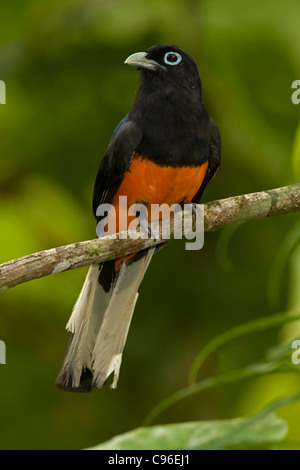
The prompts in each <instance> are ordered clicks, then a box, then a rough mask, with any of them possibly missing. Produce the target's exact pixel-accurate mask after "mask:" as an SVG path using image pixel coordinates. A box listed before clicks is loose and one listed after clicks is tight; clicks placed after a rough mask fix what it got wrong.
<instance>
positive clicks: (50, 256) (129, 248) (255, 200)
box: [0, 183, 300, 291]
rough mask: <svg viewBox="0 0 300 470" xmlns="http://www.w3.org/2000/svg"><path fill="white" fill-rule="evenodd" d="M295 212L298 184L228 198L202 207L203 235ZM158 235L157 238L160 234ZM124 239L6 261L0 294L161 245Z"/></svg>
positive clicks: (299, 193) (132, 236)
mask: <svg viewBox="0 0 300 470" xmlns="http://www.w3.org/2000/svg"><path fill="white" fill-rule="evenodd" d="M299 210H300V183H298V184H294V185H290V186H286V187H283V188H279V189H273V190H269V191H262V192H258V193H251V194H244V195H241V196H234V197H229V198H227V199H221V200H217V201H212V202H208V203H207V204H205V205H204V227H205V232H210V231H214V230H219V229H221V228H223V227H226V226H227V225H230V224H240V223H244V222H247V221H251V220H257V219H263V218H266V217H271V216H275V215H282V214H288V213H290V212H297V211H299ZM187 218H190V220H189V221H188V220H187V222H190V223H191V226H192V230H195V223H196V218H195V214H192V213H190V212H189V213H188V214H187ZM172 221H173V219H172V220H171V222H172ZM125 233H126V232H125ZM159 233H160V234H161V231H160V232H159ZM127 235H128V238H127V239H120V238H121V237H122V238H124V232H123V233H122V235H121V234H118V235H117V236H116V237H113V236H107V237H103V238H100V239H96V240H88V241H83V242H79V243H73V244H71V245H66V246H61V247H58V248H53V249H51V250H46V251H41V252H39V253H34V254H31V255H28V256H25V257H23V258H19V259H15V260H12V261H8V262H7V263H4V264H2V265H0V291H3V290H6V289H8V288H10V287H14V286H17V285H18V284H22V283H23V282H27V281H30V280H33V279H37V278H40V277H44V276H48V275H49V274H55V273H59V272H62V271H67V270H69V269H75V268H80V267H83V266H89V265H91V264H97V263H99V262H103V261H108V260H111V259H116V258H119V257H121V256H124V255H127V254H129V253H134V252H136V251H139V250H142V249H144V248H149V247H151V246H154V245H158V244H160V243H163V242H164V241H165V240H163V239H162V238H161V236H160V238H159V239H156V240H154V239H151V238H149V239H146V240H145V239H144V238H142V236H141V235H139V234H137V233H136V232H127ZM170 235H171V236H170V238H171V239H172V238H173V235H174V224H171V233H170ZM185 235H187V232H185Z"/></svg>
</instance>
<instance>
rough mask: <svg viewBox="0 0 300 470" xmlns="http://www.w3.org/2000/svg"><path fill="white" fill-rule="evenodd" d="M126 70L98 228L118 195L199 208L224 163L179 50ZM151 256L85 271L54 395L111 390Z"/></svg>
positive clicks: (194, 74) (97, 198)
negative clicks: (126, 102) (129, 73)
mask: <svg viewBox="0 0 300 470" xmlns="http://www.w3.org/2000/svg"><path fill="white" fill-rule="evenodd" d="M125 63H126V64H128V65H131V66H134V67H136V68H137V69H138V70H139V71H140V85H139V88H138V91H137V93H136V97H135V100H134V102H133V104H132V107H131V109H130V111H129V113H128V114H127V116H126V117H125V118H124V119H123V120H122V121H121V122H120V124H119V125H118V126H117V128H116V130H115V131H114V133H113V135H112V138H111V140H110V142H109V145H108V147H107V150H106V152H105V154H104V157H103V158H102V161H101V164H100V168H99V172H98V175H97V178H96V182H95V188H94V198H93V208H94V214H95V217H96V219H97V222H99V217H98V216H97V209H98V207H99V206H100V205H101V204H111V205H112V206H114V213H115V214H116V215H117V220H118V215H120V211H121V210H122V209H121V206H120V204H119V197H120V196H126V197H127V201H128V207H129V206H131V205H132V204H135V203H139V204H143V205H145V206H146V207H150V206H151V204H163V203H166V204H168V205H170V206H171V205H173V204H176V203H179V204H184V203H193V202H196V203H198V202H199V200H200V197H201V195H202V193H203V191H204V189H205V187H206V185H207V184H208V182H209V181H210V180H211V179H212V178H213V177H214V175H215V174H216V171H217V170H218V168H219V166H220V162H221V139H220V133H219V130H218V127H217V125H216V124H215V122H214V121H213V119H211V118H210V117H209V116H208V114H207V112H206V110H205V108H204V106H203V103H202V91H201V81H200V78H199V74H198V70H197V66H196V64H195V62H194V60H193V59H192V58H191V57H190V56H189V55H188V54H187V53H185V52H183V51H182V50H181V49H179V48H178V47H177V46H173V45H157V46H152V47H150V48H149V49H148V50H147V51H146V52H138V53H135V54H132V55H131V56H129V57H128V58H127V59H126V61H125ZM106 215H108V217H109V213H108V214H106ZM128 220H129V219H128ZM118 228H119V227H118V224H117V225H116V228H115V230H116V232H118ZM154 252H155V248H150V249H147V250H143V251H140V252H138V253H135V254H134V255H131V256H127V257H124V258H121V259H118V260H115V261H108V262H105V263H102V264H100V265H97V266H91V267H90V268H89V271H88V274H87V277H86V280H85V282H84V285H83V288H82V290H81V293H80V295H79V298H78V300H77V302H76V304H75V307H74V309H73V312H72V315H71V317H70V320H69V322H68V324H67V329H68V330H69V331H70V332H71V335H70V340H69V344H68V348H67V352H66V355H65V359H64V362H63V365H62V368H61V371H60V373H59V376H58V378H57V381H56V386H57V387H58V388H60V389H63V390H70V391H77V392H88V391H90V390H91V389H92V387H98V388H100V387H102V386H103V384H104V383H105V382H106V380H107V378H108V377H109V376H110V375H111V374H113V380H112V387H113V388H115V387H116V385H117V381H118V377H119V371H120V366H121V361H122V354H123V350H124V346H125V342H126V338H127V334H128V330H129V326H130V322H131V319H132V315H133V311H134V307H135V303H136V300H137V296H138V292H139V288H140V285H141V282H142V279H143V277H144V275H145V272H146V269H147V267H148V265H149V262H150V260H151V258H152V256H153V254H154Z"/></svg>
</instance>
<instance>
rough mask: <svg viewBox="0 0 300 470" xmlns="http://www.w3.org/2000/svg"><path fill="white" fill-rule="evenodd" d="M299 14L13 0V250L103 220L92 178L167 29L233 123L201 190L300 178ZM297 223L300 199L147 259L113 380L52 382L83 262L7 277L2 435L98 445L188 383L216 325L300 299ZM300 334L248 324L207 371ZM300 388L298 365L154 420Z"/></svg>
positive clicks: (9, 208)
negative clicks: (58, 270) (288, 211)
mask: <svg viewBox="0 0 300 470" xmlns="http://www.w3.org/2000/svg"><path fill="white" fill-rule="evenodd" d="M299 17H300V4H299V1H298V0H286V1H285V2H281V1H279V0H276V1H274V0H272V1H271V0H264V1H263V2H261V1H258V0H243V1H240V2H237V1H234V0H202V1H200V0H185V1H184V2H183V1H179V0H164V1H158V0H152V1H151V2H149V1H147V2H146V1H138V0H111V1H110V2H107V1H102V0H84V1H83V0H72V1H71V0H69V1H66V0H60V1H58V0H52V1H50V0H44V1H43V2H41V1H38V0H18V1H12V2H2V4H1V7H0V79H1V80H4V81H5V82H6V86H7V104H6V105H5V106H1V107H0V246H1V249H0V262H4V261H7V260H10V259H13V258H16V257H19V256H23V255H26V254H29V253H32V252H36V251H39V250H43V249H47V248H51V247H54V246H59V245H62V244H67V243H72V242H76V241H80V240H85V239H89V238H93V237H95V224H94V219H93V215H92V211H91V199H92V189H93V184H94V178H95V176H96V172H97V169H98V166H99V163H100V160H101V157H102V155H103V153H104V151H105V148H106V146H107V143H108V141H109V138H110V136H111V134H112V131H113V129H114V128H115V126H116V124H117V123H118V122H119V121H120V120H121V119H122V118H123V117H124V115H125V114H126V113H127V111H128V109H129V107H130V106H131V103H132V101H133V98H134V94H135V90H136V88H137V84H138V75H137V73H136V72H135V71H134V70H132V69H131V68H129V67H126V66H124V65H123V62H124V60H125V59H126V57H127V56H128V55H130V54H131V53H133V52H137V51H143V50H145V49H146V48H148V47H149V46H151V45H153V44H159V43H173V44H177V45H179V46H180V47H181V48H182V49H184V50H186V51H187V52H189V53H190V54H191V55H192V56H193V57H194V59H195V61H196V62H197V64H198V68H199V73H200V76H201V79H202V85H203V100H204V103H205V105H206V107H207V109H208V111H209V114H210V115H211V116H212V117H213V118H214V119H215V120H216V122H217V123H218V125H219V128H220V131H221V135H222V143H223V165H222V169H221V171H220V173H219V174H218V176H217V177H216V179H215V180H214V181H213V183H212V184H211V185H210V186H209V187H208V188H207V190H206V192H205V195H204V198H203V201H208V200H212V199H215V198H223V197H227V196H232V195H236V194H242V193H246V192H253V191H260V190H264V189H271V188H273V187H279V186H283V185H286V184H289V183H292V182H295V181H297V179H298V178H299V168H300V166H299V161H300V154H299V153H300V151H299V149H300V146H299V130H298V133H297V126H298V122H299V110H300V106H295V105H293V104H292V102H291V94H292V89H291V84H292V82H293V81H294V80H296V79H300V47H299V43H300V41H299ZM297 136H298V137H297ZM299 236H300V224H299V216H298V215H289V216H284V217H278V218H274V219H269V220H262V221H257V222H253V223H248V224H245V225H243V226H241V227H238V228H237V227H233V228H232V227H231V228H228V229H226V230H224V231H223V232H219V233H210V234H207V235H206V238H205V246H204V249H203V250H201V251H199V252H191V251H185V250H184V242H179V241H176V242H172V243H170V245H169V246H168V247H167V248H165V249H164V250H163V251H162V252H161V253H160V254H159V255H158V256H157V257H155V259H154V260H153V262H152V263H151V266H150V268H149V271H148V273H147V275H146V278H145V281H144V284H143V288H142V292H141V295H140V298H139V302H138V305H137V309H136V312H135V316H134V321H133V324H132V326H131V329H130V334H129V337H128V343H127V346H126V350H125V354H124V360H123V365H122V370H121V377H120V381H119V386H118V389H117V390H116V391H112V390H110V388H109V387H108V386H107V387H105V388H104V389H102V390H100V391H99V390H97V391H93V393H92V394H90V395H80V394H78V395H77V394H67V393H63V392H61V391H58V390H56V389H55V388H54V381H55V378H56V375H57V373H58V371H59V368H60V365H61V361H62V358H63V355H64V352H65V347H66V343H67V338H68V335H67V333H66V332H65V330H64V327H65V324H66V322H67V320H68V317H69V315H70V312H71V309H72V306H73V304H74V302H75V300H76V298H77V295H78V293H79V291H80V288H81V285H82V282H83V279H84V276H85V273H86V270H85V269H80V270H77V271H74V272H66V273H62V274H59V275H55V276H52V277H48V278H45V279H41V280H37V281H34V282H31V283H28V284H26V285H22V286H19V287H17V288H14V289H11V290H8V291H5V292H3V293H1V295H0V339H1V340H4V341H5V342H6V346H7V364H6V365H5V366H4V365H2V366H0V443H1V444H0V447H1V448H2V449H16V448H22V449H40V448H41V449H47V448H56V449H65V448H83V447H90V446H93V445H96V444H98V443H99V442H103V441H106V440H108V439H110V438H111V437H113V436H115V435H116V434H121V433H124V432H127V431H129V430H131V429H133V428H137V427H139V426H140V425H141V423H142V422H143V420H144V418H145V416H146V415H147V413H148V412H149V411H150V409H151V408H152V407H154V406H155V405H156V404H157V403H158V402H159V401H160V400H162V399H164V398H165V397H167V396H169V395H171V394H172V393H174V392H175V391H177V390H178V389H180V388H182V387H184V386H186V384H187V377H188V374H189V371H190V368H191V364H192V362H193V360H194V358H195V357H196V355H197V354H198V352H199V351H200V350H201V349H203V347H204V346H205V345H206V344H207V343H208V342H209V341H210V340H211V339H213V338H214V337H216V336H217V335H219V334H221V333H224V332H226V331H227V330H229V329H231V328H234V327H236V326H238V325H240V324H242V323H246V322H250V321H251V320H255V319H257V318H260V317H262V316H264V317H265V316H268V315H270V316H271V315H273V314H275V313H278V312H283V311H289V310H293V311H297V310H298V311H300V296H299V283H300V248H299V247H298V241H299ZM297 334H298V337H300V328H299V325H298V323H296V324H295V323H293V324H288V325H286V326H285V327H284V328H275V329H271V330H265V331H262V332H255V333H251V334H249V335H244V336H242V337H240V338H236V339H235V340H233V341H232V342H230V343H228V344H226V345H224V346H222V347H221V348H220V349H219V350H218V351H217V352H216V353H215V354H213V355H212V356H211V357H210V358H208V360H207V362H206V363H205V364H204V366H203V368H202V369H201V373H200V375H199V378H200V379H205V378H207V377H212V376H217V375H220V374H223V373H225V372H230V371H234V370H238V369H243V368H245V367H247V366H248V365H250V364H254V363H257V362H260V361H262V360H264V359H265V357H266V354H267V352H268V351H269V350H270V349H271V350H272V351H273V354H275V356H276V354H277V356H278V355H279V356H280V357H283V356H284V355H286V356H287V361H289V362H290V354H291V350H290V343H291V339H294V338H297ZM282 341H285V342H286V347H285V348H284V347H283V346H282V345H281V346H280V347H279V346H278V345H280V344H281V342H282ZM274 347H275V349H274ZM274 351H275V353H274ZM282 351H284V353H283V352H282ZM272 357H273V356H272ZM299 388H300V378H299V376H298V374H297V373H296V374H295V373H293V374H291V373H282V374H280V375H278V374H276V375H275V374H271V375H268V376H262V377H259V378H252V379H249V380H247V381H246V382H242V383H240V382H238V383H234V384H231V385H230V384H229V385H226V386H222V387H218V388H213V389H210V390H207V391H203V392H202V394H200V395H194V396H193V397H190V398H188V399H186V400H184V401H181V402H179V403H178V404H176V405H175V406H173V407H170V408H168V409H166V410H165V412H164V413H163V414H162V415H161V416H160V417H159V418H158V419H157V423H156V424H158V423H160V424H161V423H178V422H181V421H183V422H187V421H196V420H206V421H207V420H221V419H229V418H236V417H241V416H245V415H248V414H251V413H254V412H256V411H258V410H260V409H262V408H263V407H264V406H265V405H267V404H269V403H270V402H271V401H272V400H274V399H279V398H281V397H283V396H287V395H289V394H292V393H295V392H297V391H299ZM299 413H300V404H299V401H298V402H293V403H291V404H289V405H288V406H286V407H285V408H284V409H282V411H279V412H278V413H277V414H278V416H280V417H281V418H284V419H285V420H286V421H287V422H288V424H289V429H290V431H289V435H288V438H287V441H286V443H285V444H283V446H284V447H290V448H298V447H299V442H300V429H299V426H298V422H299V420H298V416H299Z"/></svg>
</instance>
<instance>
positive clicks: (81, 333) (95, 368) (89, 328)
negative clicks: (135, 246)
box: [63, 248, 155, 388]
mask: <svg viewBox="0 0 300 470" xmlns="http://www.w3.org/2000/svg"><path fill="white" fill-rule="evenodd" d="M154 250H155V249H154V248H152V249H150V250H149V251H148V252H147V253H146V254H145V256H144V257H142V258H140V259H137V260H135V261H133V262H131V260H130V261H129V262H128V263H123V264H122V265H121V267H120V270H119V273H118V275H117V278H116V281H115V283H114V284H113V286H112V288H111V289H110V291H109V292H105V290H104V289H103V287H102V286H101V285H100V284H99V282H98V277H99V272H100V271H99V266H91V267H90V269H89V271H88V274H87V277H86V280H85V282H84V285H83V288H82V290H81V292H80V295H79V297H78V300H77V302H76V304H75V306H74V309H73V312H72V315H71V317H70V320H69V322H68V324H67V329H68V330H69V331H71V332H72V333H73V334H74V336H73V338H72V341H71V344H70V347H69V350H68V353H67V355H66V358H65V361H64V366H63V371H64V377H65V379H64V380H65V383H66V384H70V383H71V384H72V387H74V388H77V387H79V386H80V379H81V374H82V371H83V370H84V369H86V368H87V369H89V370H90V371H91V372H92V374H93V382H92V385H93V386H95V387H102V385H103V384H104V382H105V381H106V379H107V378H108V377H109V376H110V375H111V374H112V373H114V378H113V383H112V388H115V387H116V386H117V382H118V377H119V372H120V367H121V362H122V353H123V349H124V346H125V342H126V338H127V334H128V330H129V327H130V323H131V319H132V315H133V311H134V307H135V304H136V301H137V298H138V289H139V286H140V284H141V282H142V280H143V277H144V275H145V272H146V270H147V267H148V265H149V263H150V260H151V258H152V256H153V253H154Z"/></svg>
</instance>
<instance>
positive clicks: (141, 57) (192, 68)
mask: <svg viewBox="0 0 300 470" xmlns="http://www.w3.org/2000/svg"><path fill="white" fill-rule="evenodd" d="M125 64H128V65H131V66H134V67H137V68H138V70H141V72H142V82H143V81H144V82H148V83H151V82H153V83H155V84H156V86H157V83H158V82H163V83H165V84H167V85H170V84H173V85H174V86H175V87H176V86H177V87H181V88H185V89H189V90H195V89H196V90H197V91H198V92H200V93H201V82H200V78H199V74H198V70H197V66H196V64H195V62H194V60H193V59H192V57H191V56H190V55H188V54H187V53H186V52H184V51H182V50H181V49H180V48H179V47H177V46H174V45H158V46H152V47H150V48H149V49H147V51H145V52H137V53H136V54H132V55H131V56H129V57H128V58H127V59H126V61H125Z"/></svg>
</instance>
